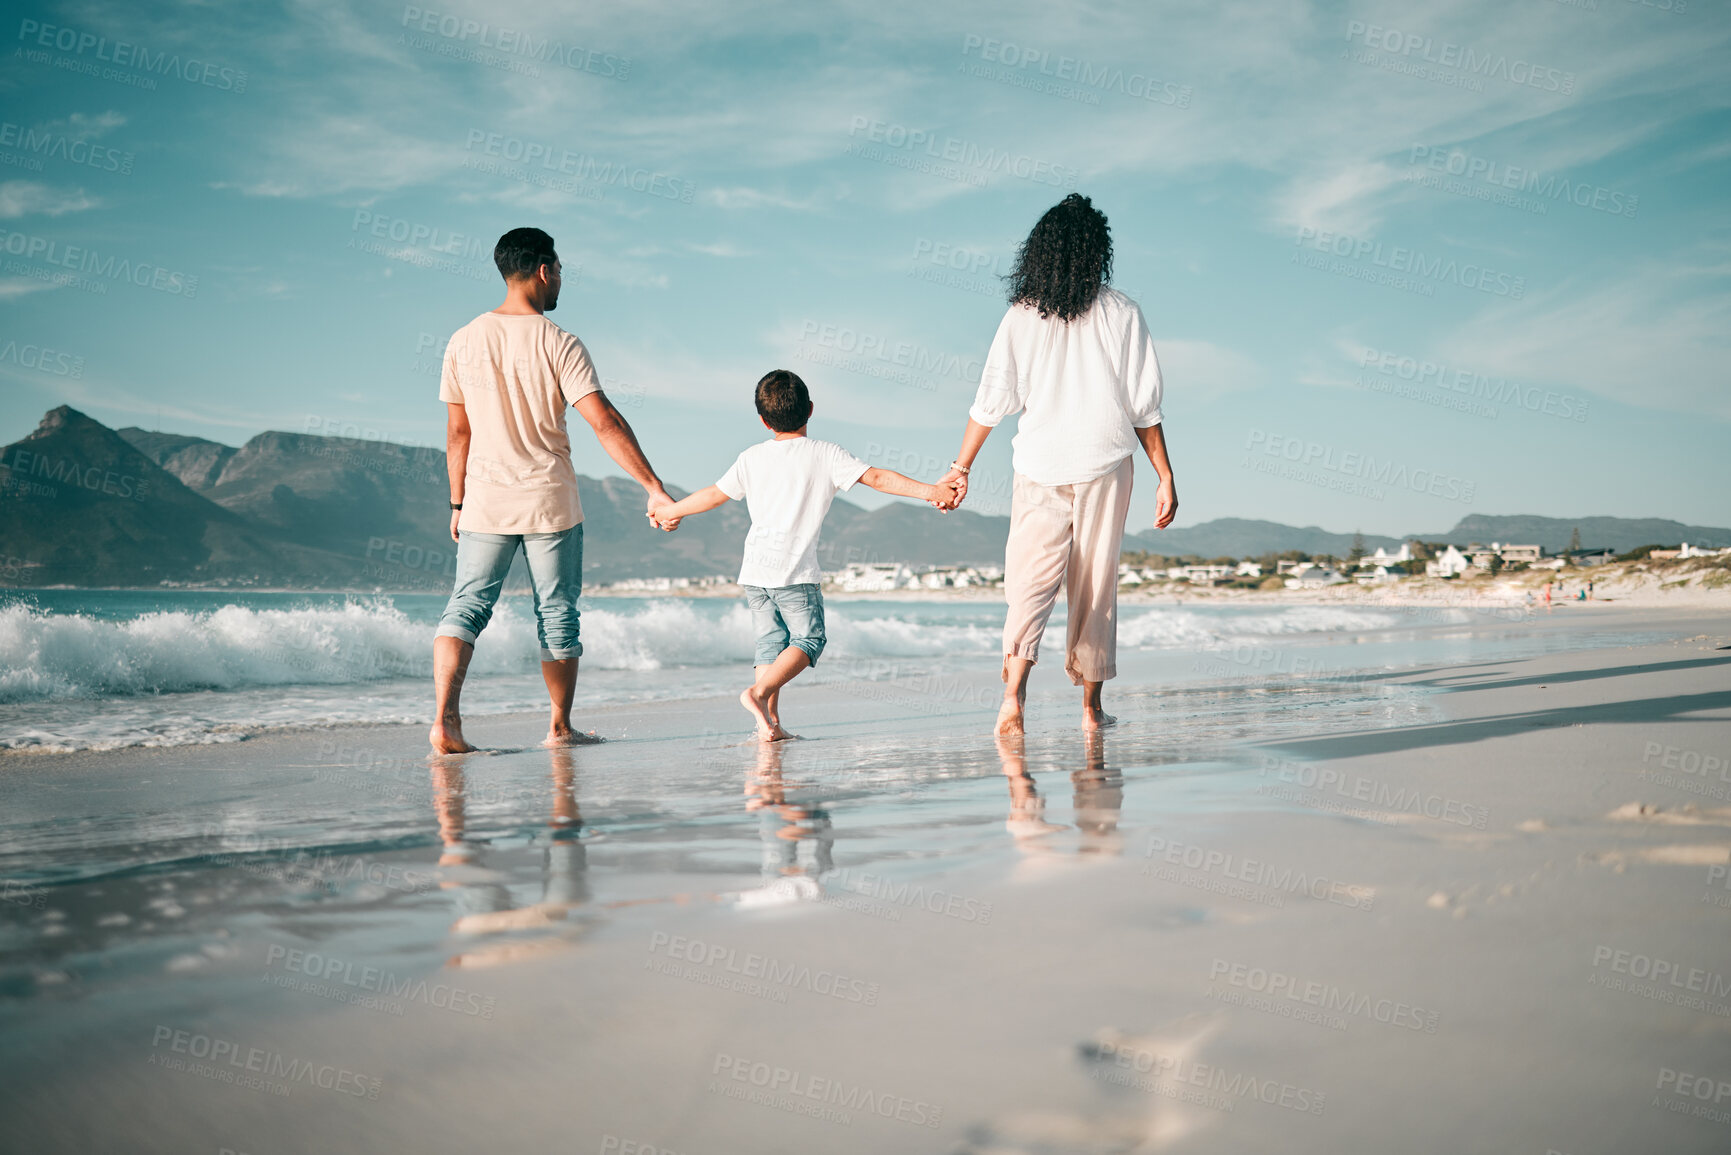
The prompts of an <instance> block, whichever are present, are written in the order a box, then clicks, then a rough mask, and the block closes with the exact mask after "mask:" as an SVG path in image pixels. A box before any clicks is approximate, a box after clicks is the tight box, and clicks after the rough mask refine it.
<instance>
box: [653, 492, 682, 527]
mask: <svg viewBox="0 0 1731 1155" xmlns="http://www.w3.org/2000/svg"><path fill="white" fill-rule="evenodd" d="M644 492H645V493H647V494H648V495H649V508H648V517H649V520H650V521H651V522H653V523H654V524H655V527H656V528H657V529H662V530H666V531H667V532H669V533H672V532H673V531H674V530H675V529H677V528H678V526H679V519H678V518H674V519H673V522H672V524H668V523H666V522H665V521H664V520H663V519H661V518H659V517H656V516H655V511H656V510H658V509H661V508H664V507H666V506H669V505H672V504H673V498H672V497H671V496H669V495H668V493H667V491H666V490H665V489H662V488H661V487H660V486H657V487H656V488H654V489H646V490H644Z"/></svg>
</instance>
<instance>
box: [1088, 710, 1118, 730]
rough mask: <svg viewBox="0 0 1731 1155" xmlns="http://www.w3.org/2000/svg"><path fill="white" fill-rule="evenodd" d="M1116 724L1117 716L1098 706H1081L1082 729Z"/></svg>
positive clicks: (1095, 728)
mask: <svg viewBox="0 0 1731 1155" xmlns="http://www.w3.org/2000/svg"><path fill="white" fill-rule="evenodd" d="M1117 724H1118V719H1117V718H1115V717H1113V716H1112V715H1111V714H1108V713H1106V711H1104V710H1102V709H1101V708H1100V707H1098V706H1083V707H1082V729H1084V730H1104V729H1105V728H1106V727H1107V726H1116V725H1117Z"/></svg>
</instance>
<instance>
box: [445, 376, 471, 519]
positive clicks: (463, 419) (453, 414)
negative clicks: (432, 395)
mask: <svg viewBox="0 0 1731 1155" xmlns="http://www.w3.org/2000/svg"><path fill="white" fill-rule="evenodd" d="M445 472H446V473H447V474H449V475H450V478H451V504H452V505H462V504H463V492H464V490H465V489H466V488H467V486H466V482H467V479H468V476H469V411H468V410H467V409H465V408H464V407H463V406H462V405H461V404H460V403H458V402H456V401H447V402H446V403H445ZM462 516H463V513H462V511H461V510H457V509H453V510H452V511H451V540H452V541H456V540H457V521H458V519H459V518H461V517H462Z"/></svg>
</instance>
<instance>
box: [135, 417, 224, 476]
mask: <svg viewBox="0 0 1731 1155" xmlns="http://www.w3.org/2000/svg"><path fill="white" fill-rule="evenodd" d="M116 432H118V433H119V434H120V436H122V437H124V438H125V439H126V440H127V441H128V442H129V443H130V444H131V445H132V447H133V448H134V449H136V450H138V451H139V452H140V453H142V454H144V455H145V456H146V457H148V458H150V459H151V460H152V461H154V462H156V463H157V464H158V465H160V466H162V467H163V468H164V469H166V470H168V472H170V473H172V474H174V475H175V476H176V477H178V478H179V479H180V481H181V484H183V485H185V486H187V487H189V488H191V489H193V490H197V491H203V490H205V489H208V488H209V487H210V486H212V485H214V484H216V479H217V476H218V475H219V474H221V473H222V467H223V466H224V465H226V464H228V459H229V458H231V457H233V456H234V454H235V450H234V448H233V446H229V445H223V444H221V443H220V442H216V441H206V440H205V439H204V438H202V437H189V436H187V435H186V434H184V433H153V432H151V431H150V430H148V429H140V428H138V427H137V426H136V425H129V426H127V427H126V428H125V429H120V430H116Z"/></svg>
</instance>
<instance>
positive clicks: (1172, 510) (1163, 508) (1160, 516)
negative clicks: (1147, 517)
mask: <svg viewBox="0 0 1731 1155" xmlns="http://www.w3.org/2000/svg"><path fill="white" fill-rule="evenodd" d="M1136 436H1137V437H1138V438H1140V439H1141V441H1142V448H1143V449H1144V450H1146V451H1147V453H1148V462H1149V464H1151V465H1153V466H1154V472H1155V473H1158V474H1159V475H1160V489H1159V491H1158V492H1157V493H1156V494H1155V495H1154V528H1155V529H1165V528H1166V527H1167V526H1169V525H1171V524H1172V519H1173V518H1175V517H1177V516H1178V490H1177V487H1176V483H1175V482H1174V481H1173V479H1172V462H1170V461H1169V460H1167V458H1166V426H1165V425H1150V426H1149V427H1148V428H1146V429H1138V430H1137V431H1136Z"/></svg>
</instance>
